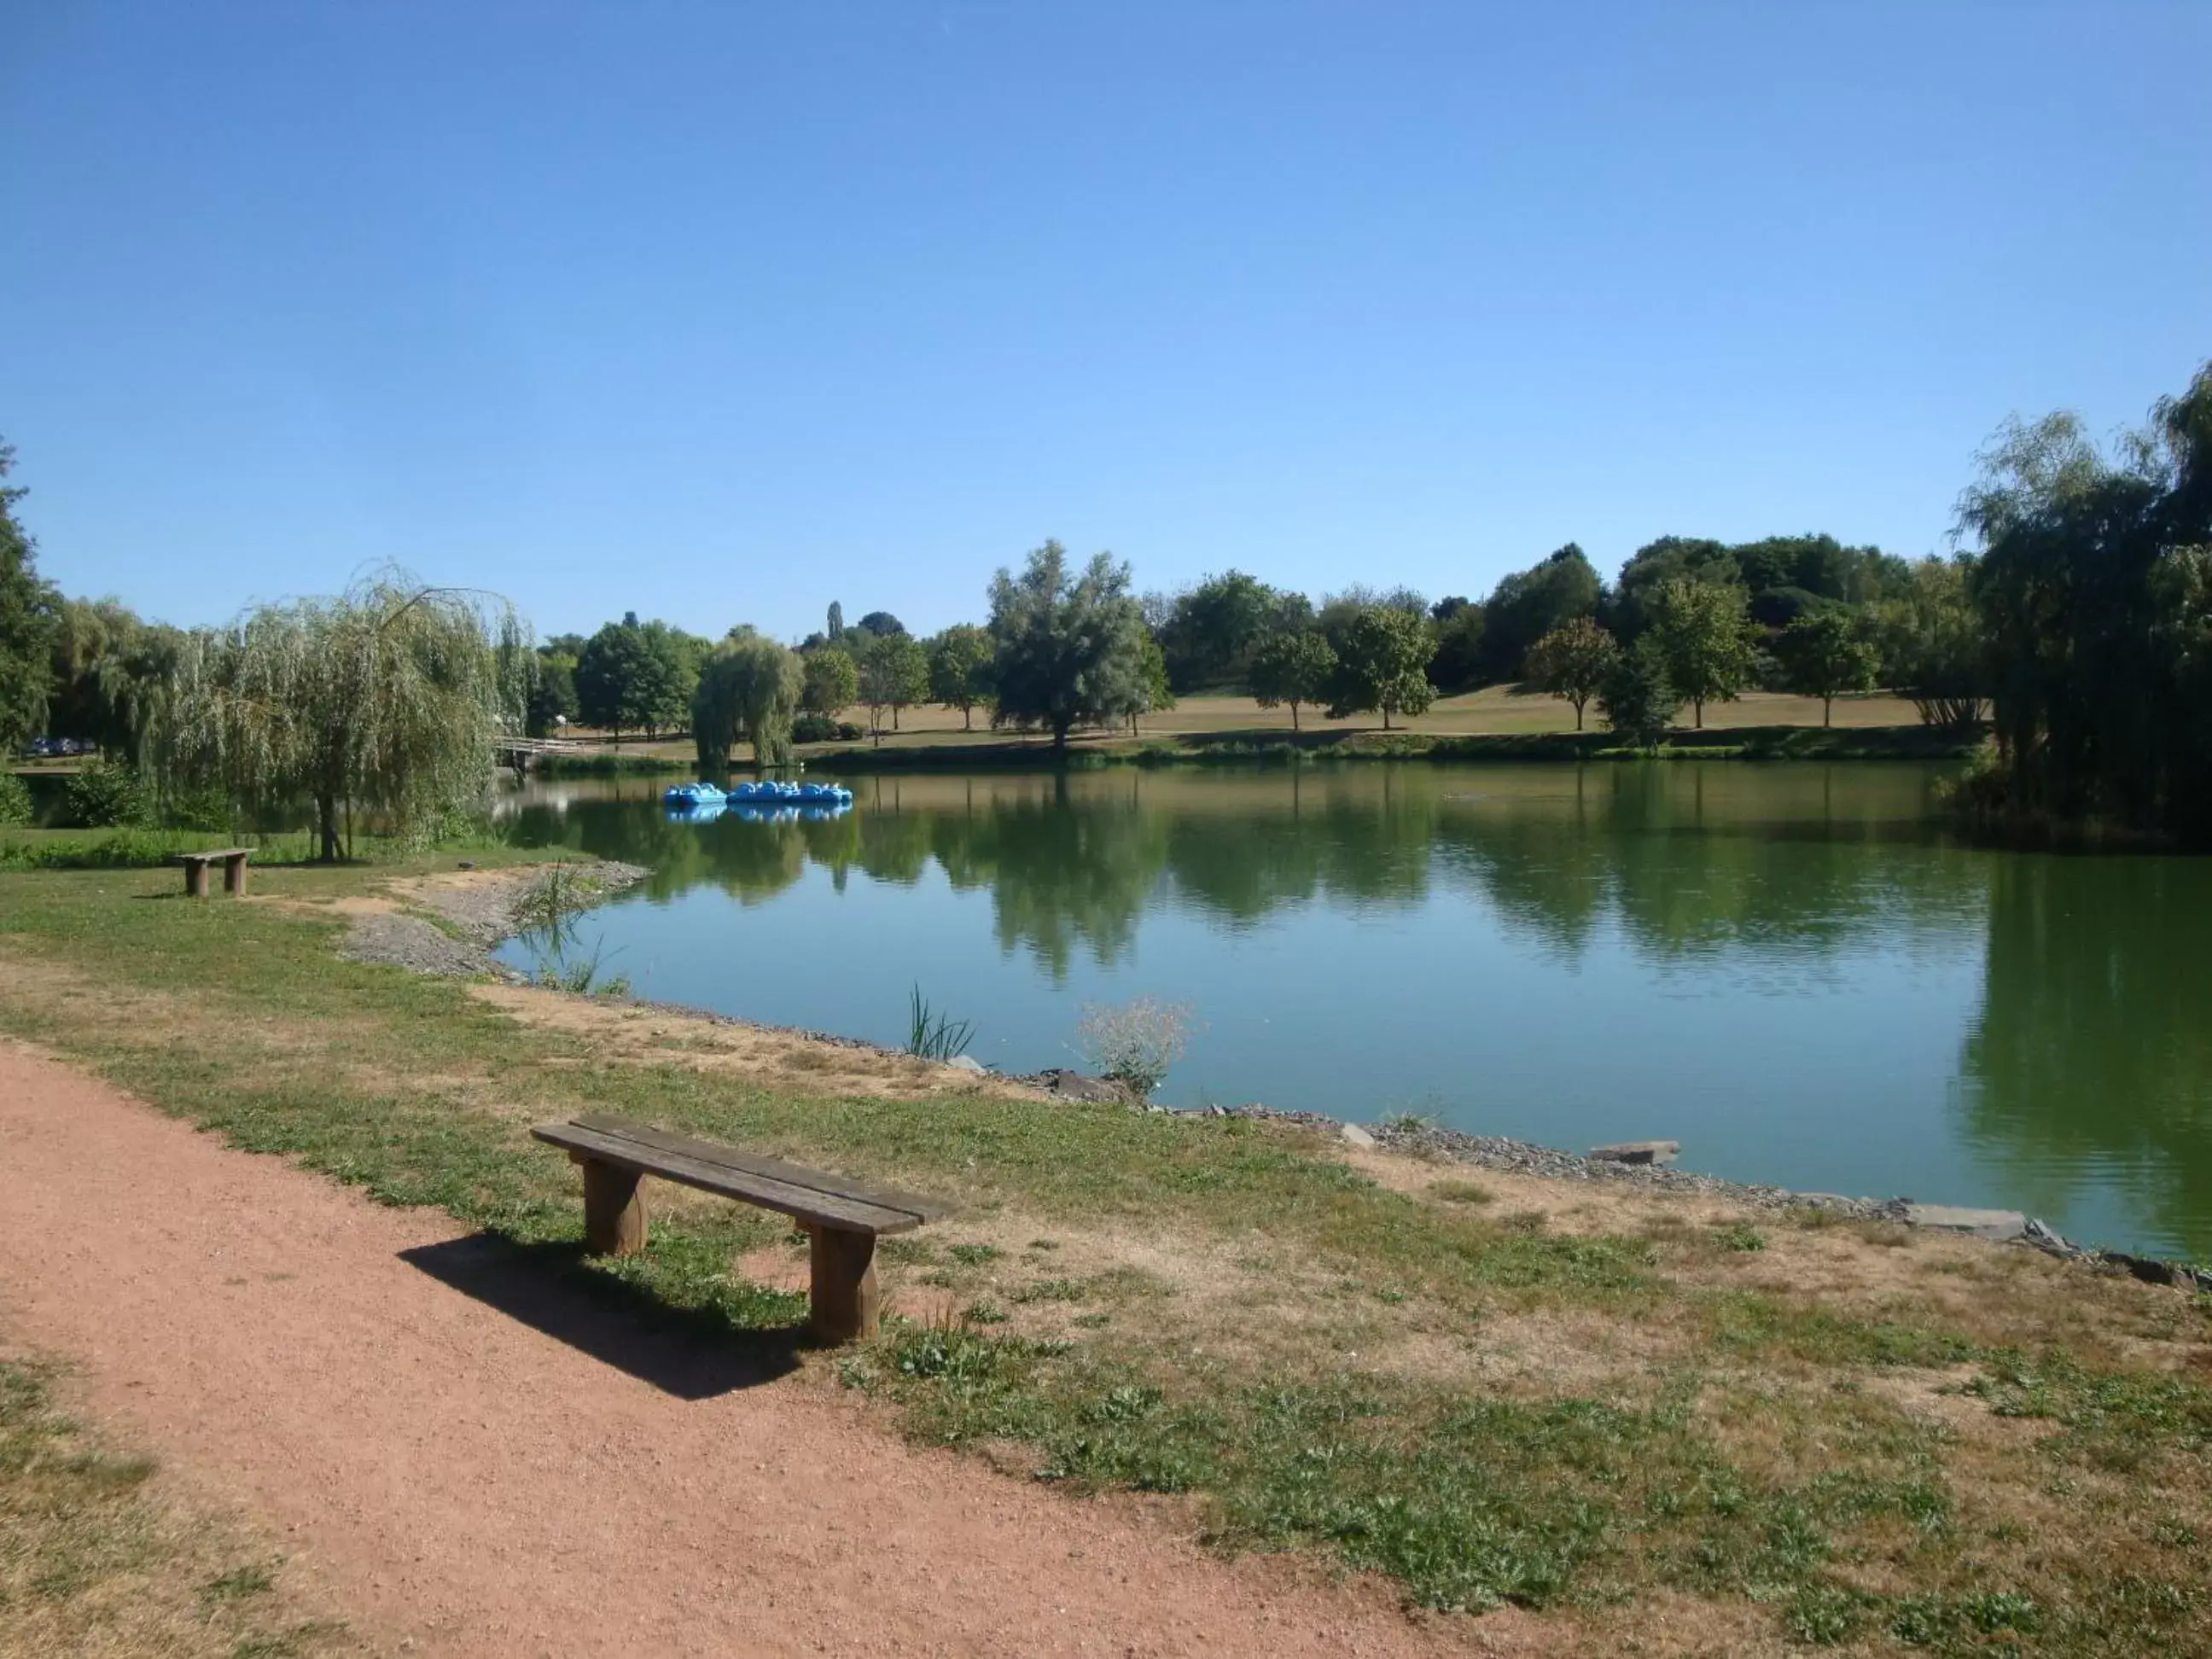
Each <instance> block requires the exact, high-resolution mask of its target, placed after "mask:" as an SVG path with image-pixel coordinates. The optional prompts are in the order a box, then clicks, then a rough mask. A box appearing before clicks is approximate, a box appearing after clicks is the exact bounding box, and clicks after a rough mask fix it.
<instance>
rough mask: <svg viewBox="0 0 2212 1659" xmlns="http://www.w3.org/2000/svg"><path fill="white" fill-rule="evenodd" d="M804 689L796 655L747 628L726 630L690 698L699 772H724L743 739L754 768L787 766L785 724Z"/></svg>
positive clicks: (788, 746) (788, 729)
mask: <svg viewBox="0 0 2212 1659" xmlns="http://www.w3.org/2000/svg"><path fill="white" fill-rule="evenodd" d="M805 689H806V671H805V665H803V664H802V663H801V662H800V660H799V653H797V652H795V651H791V650H787V648H785V647H782V646H781V645H778V644H777V643H776V642H775V641H774V640H771V639H767V638H764V637H763V636H762V635H758V634H756V633H754V632H752V630H751V629H737V630H732V633H731V635H730V637H729V638H727V639H726V640H724V641H722V643H721V644H720V645H719V646H716V647H714V655H713V656H711V657H709V658H708V659H707V664H706V666H705V667H703V668H702V669H701V670H700V671H699V689H698V690H697V691H696V692H695V693H694V694H693V696H692V698H691V737H692V741H693V742H694V743H695V744H697V746H698V750H699V769H700V770H701V771H702V772H705V773H709V774H714V773H722V772H726V771H728V770H729V769H730V750H732V749H734V748H735V747H736V746H737V744H738V738H741V737H742V738H746V739H748V740H750V742H751V744H752V746H753V763H754V764H755V765H756V766H763V767H767V766H788V765H790V764H791V757H792V748H791V723H792V721H793V720H794V719H796V718H797V717H798V714H799V697H800V696H801V695H802V694H803V693H804V692H805Z"/></svg>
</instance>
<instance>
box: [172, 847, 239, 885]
mask: <svg viewBox="0 0 2212 1659" xmlns="http://www.w3.org/2000/svg"><path fill="white" fill-rule="evenodd" d="M252 856H253V849H252V848H251V847H222V848H216V850H215V851H214V852H212V853H179V854H177V862H178V863H179V864H181V865H183V866H185V892H186V893H188V894H190V895H191V896H192V897H194V898H205V897H206V896H208V866H210V864H213V863H214V862H215V861H216V860H217V859H221V860H222V890H223V891H224V892H226V893H228V894H229V895H230V896H232V897H234V898H235V897H237V896H239V895H240V894H241V893H243V892H244V891H245V890H246V860H248V859H250V858H252Z"/></svg>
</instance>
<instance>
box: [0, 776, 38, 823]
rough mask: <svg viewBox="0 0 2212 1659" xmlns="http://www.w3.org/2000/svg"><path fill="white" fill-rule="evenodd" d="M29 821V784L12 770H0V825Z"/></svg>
mask: <svg viewBox="0 0 2212 1659" xmlns="http://www.w3.org/2000/svg"><path fill="white" fill-rule="evenodd" d="M30 821H31V786H30V785H29V784H27V783H25V782H24V781H23V780H22V779H21V778H20V777H18V776H17V775H15V773H13V772H0V825H11V824H19V823H29V822H30Z"/></svg>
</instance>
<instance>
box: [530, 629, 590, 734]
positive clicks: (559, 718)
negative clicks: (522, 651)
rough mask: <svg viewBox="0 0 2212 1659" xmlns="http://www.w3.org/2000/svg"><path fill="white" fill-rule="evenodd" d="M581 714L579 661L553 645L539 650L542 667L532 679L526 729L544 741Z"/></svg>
mask: <svg viewBox="0 0 2212 1659" xmlns="http://www.w3.org/2000/svg"><path fill="white" fill-rule="evenodd" d="M580 712H581V711H580V709H579V708H578V707H577V703H576V658H575V656H574V653H571V652H568V651H563V650H559V649H556V647H554V646H552V645H550V644H547V645H542V646H540V647H538V667H537V671H536V673H535V674H533V675H532V679H531V686H530V708H529V714H528V716H527V720H526V729H527V730H528V732H529V733H530V735H531V736H532V737H533V738H542V737H544V736H546V735H547V734H548V733H550V732H555V731H557V730H558V729H559V728H560V727H561V726H564V725H566V724H567V723H568V722H569V721H571V720H574V719H575V718H576V717H577V715H578V714H580Z"/></svg>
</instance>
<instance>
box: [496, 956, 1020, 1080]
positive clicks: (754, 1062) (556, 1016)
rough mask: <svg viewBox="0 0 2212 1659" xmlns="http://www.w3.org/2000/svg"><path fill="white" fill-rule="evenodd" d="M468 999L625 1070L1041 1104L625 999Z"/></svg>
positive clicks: (931, 1066)
mask: <svg viewBox="0 0 2212 1659" xmlns="http://www.w3.org/2000/svg"><path fill="white" fill-rule="evenodd" d="M469 994H471V996H473V997H476V998H477V999H478V1000H481V1001H483V1002H486V1003H489V1004H490V1005H491V1006H493V1007H495V1008H497V1009H498V1010H499V1011H500V1012H502V1013H504V1014H507V1015H508V1016H509V1017H510V1018H513V1019H514V1020H516V1021H517V1022H519V1023H520V1024H525V1025H530V1026H534V1027H536V1028H538V1029H539V1030H552V1031H560V1032H562V1033H563V1034H565V1035H568V1036H575V1037H580V1038H581V1039H582V1040H583V1041H585V1042H588V1043H590V1044H591V1045H592V1049H593V1051H594V1053H596V1054H599V1056H600V1057H602V1058H603V1059H605V1060H611V1061H614V1062H617V1063H620V1064H627V1065H652V1066H684V1067H687V1068H688V1069H690V1070H692V1071H696V1072H707V1073H721V1074H724V1075H729V1076H738V1077H744V1078H748V1079H753V1080H756V1081H757V1082H759V1083H760V1084H762V1085H763V1086H766V1087H770V1088H783V1089H790V1090H793V1091H799V1092H802V1093H806V1094H821V1095H840V1096H848V1097H861V1098H873V1099H886V1098H893V1099H899V1100H912V1099H914V1098H915V1097H918V1096H925V1095H932V1094H971V1093H978V1092H981V1093H985V1094H990V1095H994V1096H998V1097H1005V1098H1011V1099H1023V1100H1033V1099H1036V1091H1035V1090H1034V1089H1031V1088H1029V1087H1027V1086H1026V1085H1022V1084H1017V1083H1013V1082H1010V1081H1008V1080H1006V1079H1001V1078H996V1077H994V1076H992V1075H990V1074H989V1073H977V1072H970V1071H967V1070H965V1069H963V1068H962V1067H959V1066H940V1065H938V1064H937V1063H936V1062H934V1061H933V1060H917V1059H915V1058H914V1057H913V1056H912V1055H910V1054H891V1053H889V1052H887V1051H886V1050H884V1049H881V1048H860V1047H857V1046H848V1045H847V1044H844V1043H841V1042H823V1040H822V1039H820V1038H818V1037H810V1036H805V1035H803V1034H801V1033H799V1032H797V1031H781V1030H775V1029H774V1028H772V1027H769V1026H765V1025H746V1024H738V1023H736V1022H733V1021H729V1020H723V1019H716V1018H710V1017H708V1016H706V1015H698V1014H686V1013H683V1012H678V1011H677V1010H674V1009H670V1008H665V1007H660V1006H647V1005H643V1004H639V1003H634V1002H629V1001H627V1000H622V999H618V998H595V997H580V996H572V995H568V994H565V993H562V992H559V991H547V990H539V989H538V988H536V987H531V986H524V985H506V984H483V985H471V987H469Z"/></svg>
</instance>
